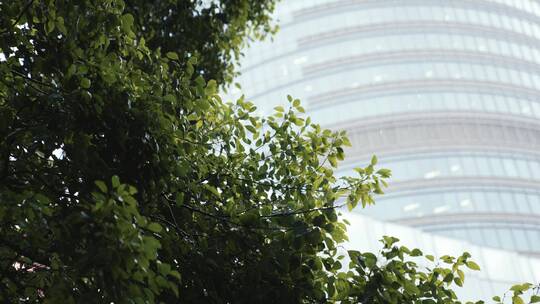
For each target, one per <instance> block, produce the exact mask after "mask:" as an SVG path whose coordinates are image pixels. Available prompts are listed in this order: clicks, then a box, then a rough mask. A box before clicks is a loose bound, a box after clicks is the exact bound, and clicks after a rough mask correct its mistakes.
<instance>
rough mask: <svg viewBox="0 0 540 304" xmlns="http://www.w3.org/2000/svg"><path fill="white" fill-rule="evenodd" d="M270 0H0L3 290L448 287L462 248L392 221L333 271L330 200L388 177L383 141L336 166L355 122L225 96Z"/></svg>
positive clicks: (211, 298)
mask: <svg viewBox="0 0 540 304" xmlns="http://www.w3.org/2000/svg"><path fill="white" fill-rule="evenodd" d="M272 8H273V1H262V0H261V1H254V0H222V1H185V0H163V1H143V0H126V1H122V0H77V1H74V0H69V1H68V0H56V1H55V0H30V1H22V0H13V1H1V2H0V53H1V56H2V57H0V301H1V302H7V303H17V302H46V303H75V302H77V303H79V302H95V303H108V302H111V301H114V302H115V303H154V302H164V303H176V302H182V303H204V302H209V303H264V302H270V303H301V302H306V303H319V302H326V301H341V302H342V303H353V302H354V303H358V302H360V303H458V302H457V300H456V297H455V294H454V293H453V291H452V290H451V289H450V285H451V284H452V283H455V284H457V285H461V284H462V283H463V279H464V277H463V271H462V270H461V269H460V267H462V266H467V267H469V268H471V269H477V268H478V267H477V265H476V264H474V262H472V261H470V260H469V255H468V254H464V255H463V256H461V257H459V258H452V257H442V258H441V259H442V260H441V263H447V265H448V267H449V268H444V267H441V266H440V265H438V264H437V265H435V266H434V267H432V268H431V269H427V268H426V269H423V268H422V267H419V266H417V264H415V263H414V262H413V261H412V260H411V259H413V260H414V259H417V258H418V257H419V256H421V255H422V253H421V252H420V251H419V250H417V249H415V250H409V249H407V248H405V247H400V246H398V245H397V244H396V241H397V240H396V239H393V238H385V239H384V240H383V243H384V248H383V249H382V251H381V253H380V256H379V257H378V258H377V257H376V256H375V255H373V254H371V253H362V252H358V251H349V252H348V258H347V259H348V260H350V265H349V267H348V270H343V266H346V265H342V263H341V262H340V261H343V257H341V256H340V250H339V249H338V245H339V243H340V242H342V241H344V240H346V234H345V228H346V225H345V223H342V222H341V221H340V220H339V218H338V211H337V210H336V208H338V207H340V206H341V204H343V205H348V207H349V208H350V209H352V208H354V207H355V206H356V204H358V203H359V202H361V203H362V204H363V205H367V204H371V203H372V202H373V199H372V194H373V193H382V190H381V187H383V186H384V184H385V181H384V179H385V178H387V177H389V175H390V172H389V171H388V170H385V169H381V170H376V169H374V166H375V165H376V158H373V160H372V163H371V164H369V165H368V166H366V167H365V168H359V169H357V173H358V175H357V176H355V177H348V178H344V179H339V180H338V179H336V178H335V177H334V174H333V168H335V167H336V166H337V163H338V162H339V161H340V160H342V159H343V157H344V152H343V147H344V146H347V145H349V142H348V140H347V137H346V135H345V133H344V132H331V131H329V130H323V129H321V128H320V127H319V126H318V125H316V124H314V123H312V122H311V121H310V120H309V119H305V118H302V117H301V115H300V114H299V113H301V112H303V108H302V107H301V105H300V102H299V101H298V100H294V99H293V98H289V103H288V104H289V107H288V108H286V109H285V108H281V107H278V108H276V112H275V114H274V115H272V116H270V117H257V116H256V115H254V114H253V112H254V111H255V109H256V108H255V106H254V105H253V104H252V103H250V102H248V101H245V100H243V99H240V100H238V101H235V102H233V103H225V102H223V101H222V100H221V99H220V97H219V95H218V94H217V88H218V84H225V83H227V82H229V81H230V80H231V79H232V77H233V76H234V70H233V68H232V66H233V65H232V64H233V62H234V58H236V57H237V56H238V55H239V54H240V50H241V47H242V46H243V43H244V41H245V39H246V37H247V35H251V36H252V37H261V36H264V34H265V33H267V32H268V31H270V30H271V26H270V25H269V24H270V23H269V21H270V19H269V17H268V14H269V12H270V11H271V9H272ZM197 58H198V59H197ZM212 79H215V80H212ZM216 80H217V81H216ZM344 195H345V196H346V197H347V198H346V199H345V200H341V199H340V198H341V197H343V196H344ZM426 258H427V259H428V260H431V261H433V257H431V256H426ZM428 262H429V261H428Z"/></svg>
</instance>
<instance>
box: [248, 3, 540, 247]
mask: <svg viewBox="0 0 540 304" xmlns="http://www.w3.org/2000/svg"><path fill="white" fill-rule="evenodd" d="M276 17H277V18H278V19H279V24H280V27H281V30H280V32H279V34H278V35H277V36H276V37H275V39H274V41H267V42H264V43H257V44H254V45H253V46H252V47H251V48H250V49H248V50H247V51H246V57H245V59H244V60H243V62H242V76H241V77H240V78H239V83H241V84H242V87H243V91H244V93H246V96H247V97H248V99H250V100H253V101H254V102H256V103H257V104H258V105H259V106H260V107H262V108H263V110H264V109H266V110H269V109H271V108H272V107H273V106H275V105H276V104H282V103H283V101H284V100H285V96H286V94H291V95H293V96H294V97H297V98H300V99H301V100H302V101H303V103H304V105H305V106H306V109H307V110H308V115H309V116H311V117H312V119H313V121H315V122H318V123H320V124H322V125H323V126H325V127H329V128H332V129H346V130H347V131H348V134H349V136H350V138H351V142H352V144H353V148H352V149H349V150H348V151H347V158H346V162H345V163H344V164H343V165H342V166H341V167H340V172H339V174H343V175H346V174H354V173H353V171H352V168H353V167H356V166H359V165H363V164H365V163H366V162H367V160H368V159H369V158H370V156H371V155H372V154H376V155H377V156H378V157H379V159H380V166H383V167H387V168H390V169H392V171H393V178H392V180H391V183H390V187H389V188H388V193H387V194H386V195H384V196H381V197H379V198H378V200H377V203H376V205H375V206H372V207H369V208H367V209H365V210H362V211H360V212H363V213H365V214H367V215H369V216H371V217H374V218H376V219H379V220H384V221H391V222H395V223H399V224H403V225H407V226H412V227H416V228H419V229H421V230H423V231H426V232H431V233H435V234H440V235H444V236H449V237H453V238H458V239H463V240H467V241H470V242H472V243H475V244H478V245H481V246H488V247H493V248H501V249H508V250H512V251H515V252H519V253H522V254H526V255H530V256H540V149H539V148H540V119H539V118H540V3H538V2H536V1H527V0H317V1H315V0H308V1H301V0H292V1H284V2H283V3H282V4H281V5H279V6H278V10H277V13H276Z"/></svg>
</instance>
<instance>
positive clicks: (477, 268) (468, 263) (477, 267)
mask: <svg viewBox="0 0 540 304" xmlns="http://www.w3.org/2000/svg"><path fill="white" fill-rule="evenodd" d="M465 265H467V267H469V268H470V269H472V270H480V266H478V264H476V263H475V262H473V261H467V262H466V263H465Z"/></svg>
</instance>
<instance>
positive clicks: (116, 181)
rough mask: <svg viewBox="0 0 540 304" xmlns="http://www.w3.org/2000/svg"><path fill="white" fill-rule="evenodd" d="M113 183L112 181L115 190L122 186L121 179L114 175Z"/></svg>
mask: <svg viewBox="0 0 540 304" xmlns="http://www.w3.org/2000/svg"><path fill="white" fill-rule="evenodd" d="M111 181H112V186H113V188H118V186H120V179H119V178H118V176H117V175H113V177H112V179H111Z"/></svg>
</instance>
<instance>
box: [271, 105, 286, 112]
mask: <svg viewBox="0 0 540 304" xmlns="http://www.w3.org/2000/svg"><path fill="white" fill-rule="evenodd" d="M274 110H276V111H277V112H280V113H281V112H285V109H283V107H282V106H277V107H274Z"/></svg>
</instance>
